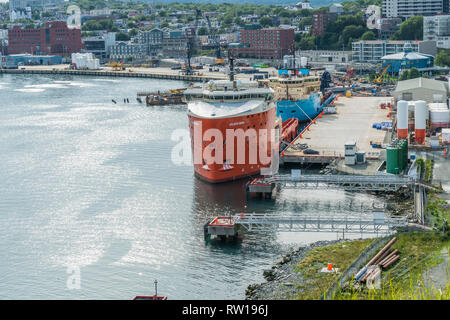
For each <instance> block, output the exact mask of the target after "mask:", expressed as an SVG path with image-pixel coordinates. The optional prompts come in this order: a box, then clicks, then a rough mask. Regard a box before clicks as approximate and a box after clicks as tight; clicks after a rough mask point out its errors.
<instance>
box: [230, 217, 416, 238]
mask: <svg viewBox="0 0 450 320" xmlns="http://www.w3.org/2000/svg"><path fill="white" fill-rule="evenodd" d="M231 219H232V221H233V222H234V224H235V225H241V226H242V227H243V228H245V229H246V230H247V231H252V232H267V231H283V232H344V233H375V234H390V233H393V232H394V231H395V230H396V229H397V228H401V227H405V226H406V225H407V223H408V221H407V219H406V218H405V217H387V216H385V214H384V212H373V214H372V215H370V214H369V215H361V216H358V217H355V216H353V217H349V216H347V215H329V214H328V215H323V216H320V215H319V216H318V215H299V214H292V215H287V214H284V215H273V214H267V213H252V214H241V215H235V216H233V217H231Z"/></svg>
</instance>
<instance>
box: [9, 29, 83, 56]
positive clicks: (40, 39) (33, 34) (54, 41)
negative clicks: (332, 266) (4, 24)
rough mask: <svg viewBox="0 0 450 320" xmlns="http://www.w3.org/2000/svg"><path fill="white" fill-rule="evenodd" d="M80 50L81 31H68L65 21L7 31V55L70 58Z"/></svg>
mask: <svg viewBox="0 0 450 320" xmlns="http://www.w3.org/2000/svg"><path fill="white" fill-rule="evenodd" d="M81 48H82V42H81V30H80V29H69V28H68V27H67V23H66V22H65V21H54V22H47V23H46V24H45V27H43V28H36V29H24V28H22V27H20V26H14V27H13V28H12V29H10V30H8V53H9V54H17V53H31V54H51V55H59V56H70V55H71V54H72V53H74V52H79V51H80V50H81Z"/></svg>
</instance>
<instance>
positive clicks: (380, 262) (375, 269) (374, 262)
mask: <svg viewBox="0 0 450 320" xmlns="http://www.w3.org/2000/svg"><path fill="white" fill-rule="evenodd" d="M396 241H397V238H396V237H394V238H392V239H391V240H390V241H389V242H388V243H387V244H386V245H385V246H384V247H383V249H381V250H380V251H379V252H378V253H377V254H376V255H375V256H373V258H372V259H370V261H369V262H368V263H367V264H366V265H365V266H364V267H363V268H362V269H361V270H359V272H358V273H357V274H356V275H355V281H357V282H365V281H367V279H370V278H375V277H378V276H379V275H380V274H381V268H383V269H386V268H388V267H389V266H391V265H392V264H393V263H394V262H395V261H397V260H398V259H399V258H400V256H399V255H398V250H394V251H392V252H391V251H390V248H391V247H392V245H393V244H394V243H395V242H396Z"/></svg>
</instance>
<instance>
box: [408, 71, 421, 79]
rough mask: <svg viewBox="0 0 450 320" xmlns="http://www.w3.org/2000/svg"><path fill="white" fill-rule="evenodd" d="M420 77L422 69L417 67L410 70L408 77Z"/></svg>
mask: <svg viewBox="0 0 450 320" xmlns="http://www.w3.org/2000/svg"><path fill="white" fill-rule="evenodd" d="M415 78H420V71H419V70H418V69H416V68H411V69H410V70H409V75H408V79H415Z"/></svg>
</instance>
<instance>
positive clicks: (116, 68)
mask: <svg viewBox="0 0 450 320" xmlns="http://www.w3.org/2000/svg"><path fill="white" fill-rule="evenodd" d="M108 65H109V66H110V67H111V68H112V69H113V71H121V70H125V67H124V66H123V63H122V62H121V63H117V62H110V63H109V64H108Z"/></svg>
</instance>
